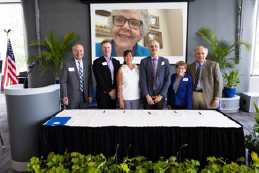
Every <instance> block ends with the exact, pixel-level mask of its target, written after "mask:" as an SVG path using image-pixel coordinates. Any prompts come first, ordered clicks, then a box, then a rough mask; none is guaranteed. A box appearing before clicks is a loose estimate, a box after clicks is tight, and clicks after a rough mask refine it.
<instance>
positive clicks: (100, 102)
mask: <svg viewBox="0 0 259 173" xmlns="http://www.w3.org/2000/svg"><path fill="white" fill-rule="evenodd" d="M96 101H97V108H98V109H116V103H117V97H116V99H115V100H112V99H111V97H110V95H109V94H108V93H104V92H103V91H100V90H99V91H98V90H97V93H96Z"/></svg>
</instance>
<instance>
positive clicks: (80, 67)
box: [78, 61, 84, 92]
mask: <svg viewBox="0 0 259 173" xmlns="http://www.w3.org/2000/svg"><path fill="white" fill-rule="evenodd" d="M78 67H79V84H80V90H81V92H83V91H84V79H83V70H82V66H81V63H80V61H78Z"/></svg>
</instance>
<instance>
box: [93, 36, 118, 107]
mask: <svg viewBox="0 0 259 173" xmlns="http://www.w3.org/2000/svg"><path fill="white" fill-rule="evenodd" d="M111 50H112V49H111V43H110V42H109V41H103V42H102V52H103V56H102V57H99V58H98V59H96V60H94V63H93V70H94V76H95V80H96V83H97V90H96V100H97V107H98V109H116V102H117V83H116V76H117V72H118V70H119V68H120V62H119V61H118V60H116V59H114V58H112V57H111Z"/></svg>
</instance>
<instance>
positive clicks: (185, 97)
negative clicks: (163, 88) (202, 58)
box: [167, 73, 193, 109]
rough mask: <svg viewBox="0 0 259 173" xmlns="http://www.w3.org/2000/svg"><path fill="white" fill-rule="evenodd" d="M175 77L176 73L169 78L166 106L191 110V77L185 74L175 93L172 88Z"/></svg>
mask: <svg viewBox="0 0 259 173" xmlns="http://www.w3.org/2000/svg"><path fill="white" fill-rule="evenodd" d="M176 76H177V74H176V73H174V74H173V75H172V76H171V84H170V86H169V88H168V93H167V105H177V106H185V107H186V108H187V109H192V90H193V89H192V85H193V83H192V77H191V76H189V75H188V74H186V73H185V74H184V76H183V78H182V79H181V81H180V83H179V87H178V89H177V91H176V93H175V91H174V88H173V86H174V82H175V79H176Z"/></svg>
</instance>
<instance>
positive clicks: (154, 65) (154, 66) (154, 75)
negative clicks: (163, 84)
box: [152, 58, 156, 90]
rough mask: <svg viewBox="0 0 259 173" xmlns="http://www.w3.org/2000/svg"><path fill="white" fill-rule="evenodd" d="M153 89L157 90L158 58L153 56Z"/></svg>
mask: <svg viewBox="0 0 259 173" xmlns="http://www.w3.org/2000/svg"><path fill="white" fill-rule="evenodd" d="M152 60H153V79H154V80H153V90H156V58H153V59H152Z"/></svg>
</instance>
